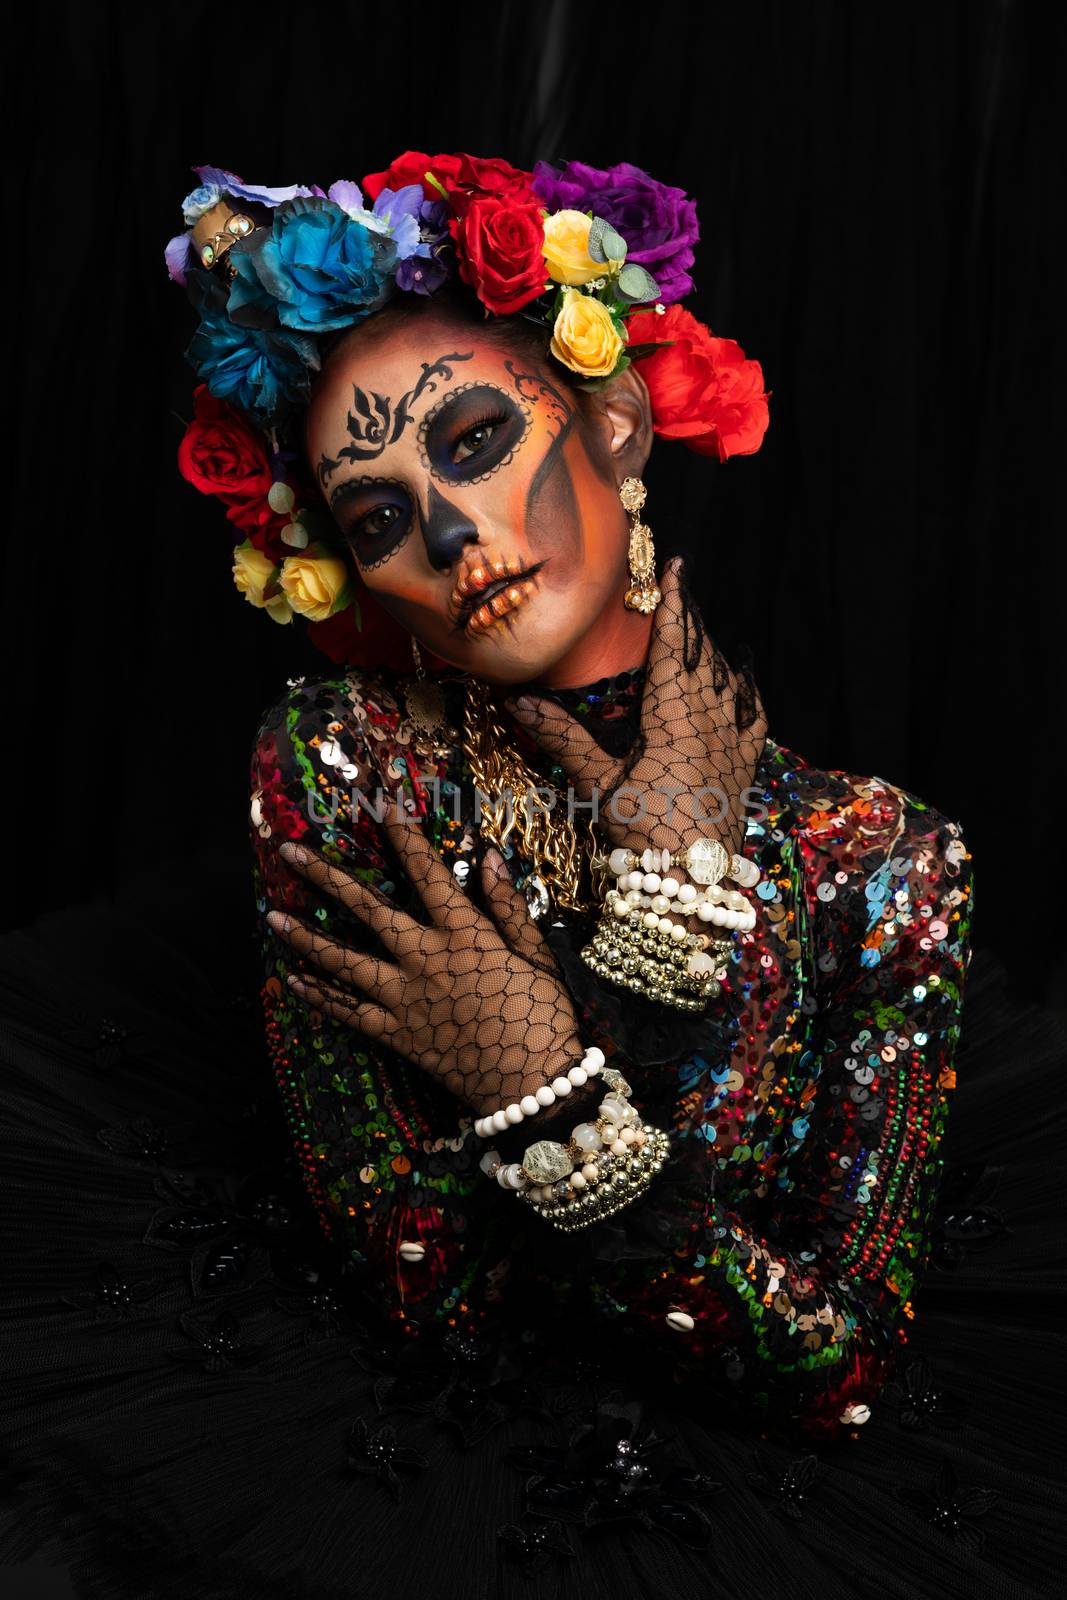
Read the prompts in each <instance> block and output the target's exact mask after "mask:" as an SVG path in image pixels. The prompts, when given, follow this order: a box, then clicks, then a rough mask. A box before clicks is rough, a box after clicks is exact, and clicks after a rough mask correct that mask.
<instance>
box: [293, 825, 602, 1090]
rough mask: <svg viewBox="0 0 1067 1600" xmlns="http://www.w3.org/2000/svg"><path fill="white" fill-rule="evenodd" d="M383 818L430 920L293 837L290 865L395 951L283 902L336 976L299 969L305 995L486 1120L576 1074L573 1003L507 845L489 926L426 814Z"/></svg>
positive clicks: (492, 890)
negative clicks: (430, 831) (340, 934)
mask: <svg viewBox="0 0 1067 1600" xmlns="http://www.w3.org/2000/svg"><path fill="white" fill-rule="evenodd" d="M383 825H384V826H385V828H386V830H387V831H388V834H389V837H390V838H391V840H392V842H393V844H394V846H395V848H396V851H397V853H398V855H399V857H400V860H401V863H402V865H403V866H404V868H405V870H406V871H407V873H408V875H409V877H410V879H411V881H412V883H413V884H414V885H415V887H416V889H417V890H418V891H419V893H420V894H421V896H422V899H423V901H424V903H425V905H426V909H427V912H428V913H429V917H430V923H429V926H426V925H425V924H424V923H422V922H419V921H417V920H416V919H415V918H414V917H412V916H409V915H408V914H407V913H406V912H403V911H401V910H399V909H398V908H397V907H396V906H395V905H393V903H392V902H391V901H390V900H389V899H387V897H386V896H385V895H383V894H381V893H380V892H379V891H378V890H376V889H372V888H370V887H369V886H368V885H367V884H364V883H361V882H359V880H358V879H357V878H355V877H353V876H352V874H351V873H349V872H347V871H346V870H345V869H344V868H343V867H339V866H335V865H334V864H333V863H331V862H328V861H326V860H324V859H323V858H322V857H321V856H319V855H317V854H315V853H314V852H313V851H311V850H308V849H306V848H305V847H304V846H302V845H298V844H294V843H292V842H286V843H285V844H283V845H282V846H281V847H280V854H281V855H282V856H283V857H284V859H285V860H286V861H288V862H289V863H290V864H291V865H292V866H293V867H294V868H295V869H296V870H297V871H298V872H300V873H301V874H302V875H303V876H304V877H305V878H306V879H307V880H308V882H309V883H312V884H314V885H315V886H316V888H318V889H321V890H323V891H324V892H325V893H326V894H329V895H331V896H332V897H333V898H334V899H335V900H338V901H339V902H340V903H341V904H342V905H343V906H345V907H347V909H348V910H349V911H350V912H352V913H353V914H354V915H355V916H357V917H359V918H360V919H361V920H362V921H364V922H366V923H367V924H368V926H369V927H370V928H372V929H373V931H374V933H375V934H376V935H377V936H378V938H379V940H380V941H381V943H382V945H383V947H384V948H385V950H386V951H387V952H388V954H389V956H390V958H391V959H389V960H381V959H379V958H378V957H376V956H373V955H369V954H366V953H363V952H360V951H356V950H352V949H350V948H349V947H348V946H347V945H345V944H342V943H341V942H340V941H339V940H337V939H334V938H331V937H329V935H327V934H325V933H323V932H322V931H321V930H319V929H317V928H315V927H314V925H313V924H311V923H307V922H303V921H301V920H300V919H299V918H296V917H293V916H292V915H290V914H287V913H285V912H282V911H277V910H274V911H271V912H270V913H269V914H268V918H267V920H268V922H269V923H270V926H271V927H272V928H273V929H274V930H275V932H276V933H278V934H279V935H280V936H281V937H282V938H283V939H285V940H286V941H287V942H288V943H289V944H290V945H291V946H292V947H293V949H294V950H296V951H297V952H299V954H300V955H301V956H303V957H305V958H306V959H307V960H308V961H310V962H312V963H314V965H315V966H316V967H318V968H320V969H321V972H322V973H323V974H324V976H323V977H321V978H320V977H318V976H317V975H315V974H307V973H305V974H302V975H301V976H300V977H297V976H296V975H295V974H294V975H293V976H292V977H291V978H290V979H289V982H290V984H291V985H292V987H293V989H294V990H295V991H296V992H297V993H298V994H299V995H301V996H302V997H304V998H306V999H307V1000H308V1001H309V1002H310V1003H311V1004H313V1005H315V1006H317V1007H318V1008H319V1009H320V1010H322V1011H325V1012H328V1013H329V1014H330V1015H331V1016H333V1017H336V1018H338V1019H339V1020H340V1021H342V1022H344V1023H346V1024H347V1025H348V1026H349V1027H352V1028H355V1029H358V1030H359V1031H360V1032H362V1033H365V1034H367V1035H368V1036H369V1037H370V1038H372V1039H381V1040H384V1042H385V1043H386V1044H387V1045H388V1046H389V1047H390V1049H392V1050H395V1051H396V1052H397V1053H398V1054H399V1055H402V1056H405V1057H406V1058H407V1059H408V1060H409V1061H413V1062H414V1063H415V1064H416V1065H417V1066H419V1067H421V1068H422V1069H423V1070H424V1071H425V1072H428V1073H430V1074H431V1075H432V1076H433V1077H435V1078H437V1079H439V1081H440V1082H441V1083H443V1084H444V1086H445V1087H446V1088H447V1089H449V1090H451V1092H452V1093H453V1094H455V1095H457V1096H458V1097H459V1098H460V1099H462V1100H464V1101H465V1102H466V1104H467V1105H469V1106H470V1107H471V1108H472V1109H473V1110H474V1111H475V1112H476V1113H478V1114H479V1115H482V1114H484V1113H487V1112H490V1111H496V1110H497V1109H498V1107H500V1106H505V1105H509V1104H511V1103H512V1102H513V1101H517V1100H520V1099H521V1098H522V1096H523V1095H525V1094H531V1093H533V1092H534V1091H535V1090H536V1089H538V1088H540V1087H541V1085H542V1084H544V1083H549V1082H551V1081H552V1080H553V1079H555V1078H558V1077H560V1076H565V1075H566V1072H567V1069H568V1068H569V1067H572V1066H575V1065H577V1063H578V1062H579V1061H580V1060H581V1056H582V1045H581V1044H580V1042H579V1039H578V1033H577V1026H576V1019H575V1014H574V1009H573V1005H572V1002H571V997H570V995H569V993H568V991H567V989H566V988H565V986H564V984H563V982H562V981H561V979H560V978H559V977H558V975H557V974H558V968H557V967H556V963H555V960H554V957H553V956H552V954H551V952H550V951H549V949H548V947H547V945H546V944H545V941H544V939H543V938H542V936H541V934H540V932H539V931H538V928H537V925H536V923H534V922H533V921H532V919H531V918H530V915H529V913H528V911H527V908H526V903H525V901H524V899H523V897H522V895H520V894H519V892H518V891H517V890H516V888H515V887H514V885H513V884H512V882H511V879H510V877H509V875H508V871H507V868H506V866H505V865H504V861H503V859H502V857H501V856H500V853H499V852H498V851H497V850H495V849H490V850H489V851H487V852H486V856H485V861H484V864H483V872H482V882H483V884H484V887H485V892H486V897H487V903H488V905H489V907H490V909H491V911H492V916H493V920H490V918H488V917H486V916H484V915H483V914H482V913H481V912H480V911H479V910H478V908H477V907H476V906H475V905H474V903H473V902H472V901H471V899H470V898H469V896H468V895H467V894H466V893H465V891H464V890H463V889H461V888H460V886H459V884H458V883H457V881H456V879H455V877H454V876H453V874H452V873H451V872H450V871H449V869H448V868H447V867H446V866H445V864H444V863H443V862H442V861H441V859H440V857H439V856H438V855H437V852H436V851H435V850H434V848H433V846H432V845H431V843H430V841H429V840H428V839H427V838H426V836H425V834H424V833H423V832H422V829H421V827H420V826H419V825H418V823H417V821H413V820H409V819H405V820H400V819H398V818H397V817H396V816H395V815H394V816H387V817H386V819H385V822H384V824H383ZM501 929H502V930H504V933H505V934H506V935H507V939H505V938H504V937H502V936H501V931H500V930H501Z"/></svg>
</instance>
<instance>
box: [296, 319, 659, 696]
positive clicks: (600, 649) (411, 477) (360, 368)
mask: <svg viewBox="0 0 1067 1600" xmlns="http://www.w3.org/2000/svg"><path fill="white" fill-rule="evenodd" d="M518 349H519V346H516V347H515V348H512V349H509V348H507V347H505V346H502V345H501V344H499V343H497V341H496V340H495V339H490V338H487V337H486V336H485V335H484V334H483V333H482V332H481V331H480V330H479V329H478V327H477V324H472V323H470V322H467V321H464V320H461V319H454V318H451V317H449V316H448V315H447V313H441V312H438V311H437V310H436V309H434V310H429V311H426V312H423V313H422V314H421V315H418V316H408V317H395V318H382V319H380V320H379V321H377V322H371V323H369V324H367V325H365V326H361V327H358V328H356V329H354V330H353V331H352V333H351V334H349V335H347V336H346V338H345V339H344V340H343V341H342V342H341V344H339V345H338V346H337V347H336V348H335V349H334V351H333V352H332V354H331V355H330V357H329V359H328V360H327V362H326V364H325V367H324V370H323V372H322V374H321V375H320V378H319V381H318V383H317V385H316V388H315V392H314V394H313V397H312V401H311V405H310V407H309V410H308V415H307V419H306V436H305V437H306V445H307V451H308V459H309V462H310V464H311V467H312V469H313V470H314V472H315V474H316V477H317V480H318V484H319V487H320V489H321V492H322V495H323V498H324V500H325V503H326V504H327V505H328V507H329V509H330V512H331V515H332V516H333V519H334V521H335V523H336V525H337V527H338V530H339V532H340V535H341V537H342V539H343V541H344V543H345V545H346V547H347V550H348V552H349V555H350V558H351V560H352V563H353V566H354V567H355V569H356V571H357V572H358V574H359V576H360V578H361V579H362V581H363V582H364V583H365V584H366V586H367V587H368V588H369V589H370V590H372V591H373V593H374V595H375V597H376V599H377V600H378V601H380V603H381V604H382V605H383V606H384V607H385V609H386V610H388V611H389V612H391V613H392V615H394V616H395V617H396V618H397V620H398V621H399V622H400V623H401V624H402V625H403V626H404V627H405V628H407V629H408V630H409V631H410V632H412V633H413V634H414V635H415V636H416V638H417V639H418V640H419V642H420V643H422V644H424V645H425V646H427V648H428V649H429V650H431V651H433V652H434V654H435V655H437V656H440V657H442V658H443V659H445V660H446V661H449V662H451V663H452V664H454V665H455V666H457V667H459V668H461V669H462V670H466V671H470V672H473V673H475V674H476V675H478V676H480V677H484V678H486V679H489V680H491V681H496V682H500V683H516V682H522V681H524V680H528V679H533V678H539V679H543V680H547V681H559V682H565V681H568V679H569V680H570V681H575V682H578V681H589V679H590V678H592V677H595V676H598V675H599V674H598V672H597V671H596V670H595V668H596V664H597V662H598V660H600V659H601V658H602V657H604V658H606V657H607V656H608V655H610V658H611V659H612V660H613V661H616V662H617V661H618V660H619V659H620V649H621V652H622V655H623V656H625V655H626V653H627V650H629V653H630V654H631V655H632V657H633V660H634V662H637V661H638V660H640V659H642V656H643V653H644V648H645V645H646V643H647V633H648V619H647V618H643V617H641V616H640V615H639V614H638V613H635V612H632V611H628V610H626V609H625V607H624V606H623V600H622V597H623V594H624V593H625V590H626V587H627V559H626V553H627V526H628V525H627V518H626V515H625V512H624V511H623V509H622V506H621V504H620V501H619V498H618V485H619V483H620V482H621V481H622V479H623V477H625V476H626V475H627V474H628V473H631V472H639V471H640V469H641V467H642V466H643V465H644V460H645V457H646V456H647V452H648V443H647V441H645V440H644V439H643V434H644V432H647V428H644V429H643V428H642V416H641V411H642V399H644V401H645V402H647V395H644V396H643V385H642V384H641V382H640V380H639V379H636V378H634V377H633V376H632V375H631V376H630V378H629V381H628V382H627V381H626V375H623V378H621V379H619V380H616V387H617V388H618V389H619V393H620V397H621V398H620V401H619V404H618V405H605V404H604V402H603V399H602V396H600V395H596V396H592V395H582V394H578V393H577V392H576V391H574V390H572V389H569V388H568V387H567V386H566V385H565V383H563V382H562V381H561V380H560V379H559V377H558V375H555V374H553V373H552V372H551V370H550V369H549V367H548V366H547V364H546V363H544V362H541V361H539V360H535V359H531V358H530V357H529V356H526V357H524V356H523V355H521V354H519V353H517V352H518ZM605 393H606V392H605ZM645 412H646V416H645V422H646V423H647V403H646V405H645ZM642 451H643V453H641V452H642ZM635 452H637V454H636V455H635ZM635 461H636V463H637V464H636V465H635ZM631 635H632V638H631V637H630V636H631ZM604 670H605V671H606V670H609V669H607V668H604ZM583 672H585V673H587V676H586V677H585V678H584V679H583V678H582V676H581V674H582V673H583Z"/></svg>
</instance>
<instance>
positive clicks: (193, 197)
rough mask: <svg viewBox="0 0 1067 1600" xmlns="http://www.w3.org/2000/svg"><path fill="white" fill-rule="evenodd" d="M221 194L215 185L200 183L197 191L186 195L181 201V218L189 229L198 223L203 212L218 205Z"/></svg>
mask: <svg viewBox="0 0 1067 1600" xmlns="http://www.w3.org/2000/svg"><path fill="white" fill-rule="evenodd" d="M221 199H222V193H221V191H220V189H219V187H218V185H217V184H215V183H202V184H201V185H200V187H199V189H194V190H193V192H192V194H187V195H186V197H185V199H184V200H183V201H182V216H183V217H184V218H185V221H186V223H187V225H188V226H189V227H190V228H191V227H192V226H193V224H194V223H197V222H199V221H200V218H201V217H202V216H203V215H204V212H205V211H210V210H211V208H212V206H216V205H218V203H219V201H220V200H221Z"/></svg>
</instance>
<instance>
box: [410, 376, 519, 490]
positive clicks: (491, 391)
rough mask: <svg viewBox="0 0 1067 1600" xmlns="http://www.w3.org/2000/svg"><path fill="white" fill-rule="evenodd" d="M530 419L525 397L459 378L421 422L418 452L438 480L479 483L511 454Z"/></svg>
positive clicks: (430, 472) (505, 462)
mask: <svg viewBox="0 0 1067 1600" xmlns="http://www.w3.org/2000/svg"><path fill="white" fill-rule="evenodd" d="M530 420H531V412H530V408H529V406H528V405H527V404H526V402H525V401H524V400H522V399H520V398H518V397H516V396H514V395H510V394H508V392H507V390H506V389H501V388H498V386H497V385H496V384H495V383H461V384H459V385H458V387H456V388H455V389H450V390H449V392H448V393H447V394H446V395H444V396H443V397H442V398H441V399H440V400H439V401H438V403H437V405H435V406H434V408H433V410H432V411H429V412H427V414H426V416H425V417H424V418H423V420H422V421H421V422H420V423H419V429H418V445H419V457H420V459H421V461H422V464H423V466H424V467H425V468H426V471H427V472H428V473H429V474H430V476H431V477H432V478H436V479H437V480H438V481H439V482H446V483H481V482H482V480H483V479H485V478H489V477H491V476H492V474H493V473H494V472H499V470H500V468H501V467H503V466H506V465H507V463H508V462H509V461H510V460H511V458H512V456H513V455H514V454H515V451H516V450H517V449H518V448H519V446H520V445H521V443H522V441H523V440H524V439H525V437H526V434H527V432H528V430H529V427H530Z"/></svg>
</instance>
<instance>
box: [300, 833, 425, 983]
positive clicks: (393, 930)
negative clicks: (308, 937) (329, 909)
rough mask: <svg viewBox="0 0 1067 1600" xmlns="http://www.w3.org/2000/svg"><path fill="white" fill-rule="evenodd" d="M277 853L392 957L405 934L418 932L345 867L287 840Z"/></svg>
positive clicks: (414, 923)
mask: <svg viewBox="0 0 1067 1600" xmlns="http://www.w3.org/2000/svg"><path fill="white" fill-rule="evenodd" d="M278 854H279V855H280V856H281V857H282V859H283V860H284V861H287V862H288V863H289V865H290V866H291V867H293V868H295V870H296V871H297V872H299V873H300V874H301V875H302V876H303V877H305V878H306V879H307V880H308V882H309V883H313V884H314V885H315V887H316V888H317V889H321V890H322V892H323V893H324V894H328V895H331V896H332V897H333V899H334V900H337V901H339V902H340V904H341V905H343V906H344V907H345V908H346V909H347V910H348V911H351V912H352V913H353V915H354V916H357V917H359V918H360V920H361V921H363V922H366V923H367V924H368V926H369V927H371V928H372V929H373V930H374V932H375V933H376V934H377V935H378V938H379V939H380V940H381V941H382V944H383V945H384V946H385V948H386V949H387V950H389V951H391V953H392V954H393V955H397V954H399V953H400V945H401V941H402V940H403V938H404V936H405V934H408V935H410V934H411V933H412V932H413V931H414V930H417V929H418V927H419V924H418V922H417V921H416V920H415V918H414V917H410V916H408V914H407V913H406V912H405V911H401V910H400V908H399V907H398V906H395V905H394V904H393V902H392V901H391V900H390V899H389V897H388V895H384V894H382V892H381V890H380V889H375V888H373V887H372V886H371V885H370V884H368V883H361V882H360V880H359V879H358V878H357V877H355V876H354V874H353V873H351V872H349V871H348V870H347V869H346V868H345V867H341V866H338V865H337V863H336V862H333V861H327V860H325V858H324V857H323V856H320V855H318V854H317V853H316V852H315V851H314V850H309V849H308V848H307V846H306V845H302V844H297V843H296V841H295V840H292V839H287V840H286V841H285V843H284V844H282V845H280V846H279V848H278Z"/></svg>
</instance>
